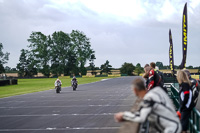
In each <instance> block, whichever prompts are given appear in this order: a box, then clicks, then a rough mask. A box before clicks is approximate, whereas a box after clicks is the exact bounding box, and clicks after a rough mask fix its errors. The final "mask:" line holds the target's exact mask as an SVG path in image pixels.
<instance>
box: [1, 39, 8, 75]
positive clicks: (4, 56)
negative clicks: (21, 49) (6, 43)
mask: <svg viewBox="0 0 200 133" xmlns="http://www.w3.org/2000/svg"><path fill="white" fill-rule="evenodd" d="M9 55H10V53H8V52H5V53H4V52H3V44H2V43H0V74H1V73H3V72H5V69H4V67H3V65H4V64H6V63H7V62H8V60H9Z"/></svg>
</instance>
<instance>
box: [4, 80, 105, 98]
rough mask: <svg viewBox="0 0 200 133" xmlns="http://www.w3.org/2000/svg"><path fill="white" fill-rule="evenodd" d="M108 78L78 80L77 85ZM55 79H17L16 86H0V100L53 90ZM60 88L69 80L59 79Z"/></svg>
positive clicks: (67, 83) (67, 84) (68, 83)
mask: <svg viewBox="0 0 200 133" xmlns="http://www.w3.org/2000/svg"><path fill="white" fill-rule="evenodd" d="M107 78H108V77H95V78H78V82H79V84H86V83H92V82H96V81H100V80H102V79H107ZM55 80H56V79H55V78H45V79H18V85H7V86H0V98H2V97H9V96H14V95H20V94H27V93H33V92H38V91H44V90H50V89H54V82H55ZM60 80H61V81H62V87H66V86H70V83H71V79H65V78H61V79H60Z"/></svg>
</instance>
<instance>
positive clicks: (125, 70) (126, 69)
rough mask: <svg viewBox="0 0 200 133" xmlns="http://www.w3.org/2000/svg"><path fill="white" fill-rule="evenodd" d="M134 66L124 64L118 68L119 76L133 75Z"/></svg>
mask: <svg viewBox="0 0 200 133" xmlns="http://www.w3.org/2000/svg"><path fill="white" fill-rule="evenodd" d="M134 69H135V66H134V65H133V64H132V63H126V62H125V63H124V64H123V65H122V67H121V68H120V72H121V74H127V75H133V70H134Z"/></svg>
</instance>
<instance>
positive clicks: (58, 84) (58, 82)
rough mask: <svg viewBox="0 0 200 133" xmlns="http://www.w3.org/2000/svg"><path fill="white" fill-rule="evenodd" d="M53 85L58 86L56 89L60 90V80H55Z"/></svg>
mask: <svg viewBox="0 0 200 133" xmlns="http://www.w3.org/2000/svg"><path fill="white" fill-rule="evenodd" d="M54 85H55V87H56V86H58V87H60V88H61V86H62V82H61V80H59V79H57V80H56V81H55V83H54ZM60 90H61V89H60Z"/></svg>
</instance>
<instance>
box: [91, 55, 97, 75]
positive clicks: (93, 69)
mask: <svg viewBox="0 0 200 133" xmlns="http://www.w3.org/2000/svg"><path fill="white" fill-rule="evenodd" d="M95 59H96V57H95V54H92V55H91V57H90V59H89V61H90V69H91V70H92V72H91V74H92V75H96V71H95V70H96V68H95V64H94V60H95Z"/></svg>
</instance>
